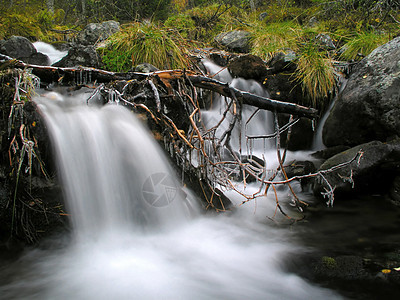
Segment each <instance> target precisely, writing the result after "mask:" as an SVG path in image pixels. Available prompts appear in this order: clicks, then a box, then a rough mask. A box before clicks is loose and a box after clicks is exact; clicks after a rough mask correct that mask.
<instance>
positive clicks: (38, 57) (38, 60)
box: [21, 52, 50, 66]
mask: <svg viewBox="0 0 400 300" xmlns="http://www.w3.org/2000/svg"><path fill="white" fill-rule="evenodd" d="M21 60H23V61H24V62H26V63H28V64H32V65H38V66H50V58H49V57H48V56H47V55H46V54H43V53H41V52H37V53H34V54H32V55H31V56H29V57H26V58H25V57H24V58H21Z"/></svg>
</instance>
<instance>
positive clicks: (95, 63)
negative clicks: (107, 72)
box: [53, 45, 102, 68]
mask: <svg viewBox="0 0 400 300" xmlns="http://www.w3.org/2000/svg"><path fill="white" fill-rule="evenodd" d="M53 66H54V67H62V68H66V67H76V66H85V67H93V68H101V66H102V63H101V58H100V56H99V55H98V54H97V52H96V49H95V48H94V47H93V46H82V45H76V46H74V47H72V48H71V49H69V51H68V54H67V55H66V56H64V57H63V58H62V59H61V60H60V61H58V62H56V63H55V64H53Z"/></svg>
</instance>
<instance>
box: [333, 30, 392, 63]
mask: <svg viewBox="0 0 400 300" xmlns="http://www.w3.org/2000/svg"><path fill="white" fill-rule="evenodd" d="M389 40H390V37H389V35H388V34H379V33H376V32H373V31H372V32H361V33H358V34H357V35H355V36H354V37H353V38H352V39H350V40H349V41H348V42H347V43H346V44H345V45H344V46H343V47H342V49H343V50H344V51H343V53H342V55H341V57H342V58H344V59H346V60H360V59H361V58H362V57H364V56H367V55H368V54H370V53H371V52H372V51H373V50H374V49H376V48H377V47H379V46H381V45H383V44H385V43H387V42H388V41H389Z"/></svg>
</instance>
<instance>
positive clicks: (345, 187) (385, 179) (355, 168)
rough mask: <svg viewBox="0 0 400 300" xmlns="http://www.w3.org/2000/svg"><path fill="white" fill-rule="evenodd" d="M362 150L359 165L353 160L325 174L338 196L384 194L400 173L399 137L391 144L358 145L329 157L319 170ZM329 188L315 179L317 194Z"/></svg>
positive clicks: (376, 142) (353, 155)
mask: <svg viewBox="0 0 400 300" xmlns="http://www.w3.org/2000/svg"><path fill="white" fill-rule="evenodd" d="M360 150H361V151H362V152H363V155H362V157H361V159H360V160H359V164H357V161H353V162H352V163H351V164H350V165H347V166H345V167H343V168H340V169H337V170H335V171H333V172H331V173H328V174H326V175H325V178H326V179H327V180H328V181H329V183H330V185H331V186H332V187H334V188H335V196H346V195H352V194H353V193H380V194H385V193H387V192H388V191H389V189H390V188H391V186H392V183H393V181H394V179H395V178H396V176H397V175H398V174H400V139H396V140H394V141H391V142H388V143H382V142H380V141H372V142H369V143H365V144H362V145H358V146H355V147H353V148H350V149H348V150H346V151H344V152H341V153H339V154H337V155H335V156H333V157H331V158H329V159H327V160H326V161H325V162H324V163H323V164H322V165H321V166H320V168H319V171H321V170H328V169H331V168H333V167H335V166H338V165H340V164H343V163H346V162H349V161H350V160H351V159H353V158H354V157H355V156H356V154H357V152H358V151H360ZM351 170H352V173H351ZM351 179H352V180H351ZM326 187H327V185H326V183H325V182H324V181H323V180H316V181H315V183H314V193H315V194H320V193H321V192H324V191H325V188H326Z"/></svg>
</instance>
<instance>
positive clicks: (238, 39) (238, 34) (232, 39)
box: [215, 30, 251, 53]
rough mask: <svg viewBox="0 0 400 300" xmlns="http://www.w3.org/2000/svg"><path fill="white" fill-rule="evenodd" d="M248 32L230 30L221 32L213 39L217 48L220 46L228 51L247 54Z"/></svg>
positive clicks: (249, 35) (249, 36) (248, 44)
mask: <svg viewBox="0 0 400 300" xmlns="http://www.w3.org/2000/svg"><path fill="white" fill-rule="evenodd" d="M250 38H251V34H250V32H247V31H243V30H232V31H228V32H223V33H220V34H218V35H217V36H216V37H215V42H216V43H217V45H218V46H222V47H223V48H226V49H227V50H229V51H233V52H239V53H247V52H249V49H250V48H249V46H250Z"/></svg>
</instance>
